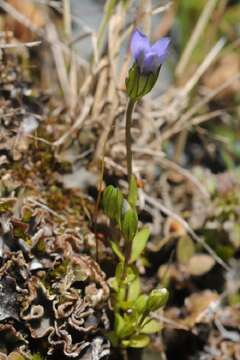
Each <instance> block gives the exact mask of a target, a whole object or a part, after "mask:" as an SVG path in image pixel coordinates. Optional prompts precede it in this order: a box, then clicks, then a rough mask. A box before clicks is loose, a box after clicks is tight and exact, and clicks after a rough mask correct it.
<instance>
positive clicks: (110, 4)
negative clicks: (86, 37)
mask: <svg viewBox="0 0 240 360" xmlns="http://www.w3.org/2000/svg"><path fill="white" fill-rule="evenodd" d="M116 5H117V1H116V0H107V2H106V4H105V8H104V15H103V19H102V22H101V24H100V27H99V30H98V37H97V48H98V51H99V53H101V50H102V46H103V38H104V33H105V30H106V27H107V25H108V22H109V20H110V18H111V16H112V14H113V11H114V8H115V6H116Z"/></svg>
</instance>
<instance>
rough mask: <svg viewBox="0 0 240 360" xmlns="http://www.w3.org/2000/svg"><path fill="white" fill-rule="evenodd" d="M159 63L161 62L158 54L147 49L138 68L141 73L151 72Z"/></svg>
mask: <svg viewBox="0 0 240 360" xmlns="http://www.w3.org/2000/svg"><path fill="white" fill-rule="evenodd" d="M160 64H161V62H160V58H159V56H158V55H157V54H156V53H155V52H153V51H149V52H148V53H146V55H145V57H144V61H143V64H142V66H141V67H140V70H141V72H142V73H143V74H149V73H151V72H155V71H156V70H157V69H158V68H159V66H160Z"/></svg>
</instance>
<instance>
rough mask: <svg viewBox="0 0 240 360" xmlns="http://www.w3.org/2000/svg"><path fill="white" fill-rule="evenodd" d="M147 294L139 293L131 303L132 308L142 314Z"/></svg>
mask: <svg viewBox="0 0 240 360" xmlns="http://www.w3.org/2000/svg"><path fill="white" fill-rule="evenodd" d="M147 300H148V296H147V295H145V294H142V295H140V296H139V297H138V298H137V300H136V301H135V303H134V304H133V310H134V311H136V312H138V313H139V314H142V313H143V312H144V310H145V308H146V304H147Z"/></svg>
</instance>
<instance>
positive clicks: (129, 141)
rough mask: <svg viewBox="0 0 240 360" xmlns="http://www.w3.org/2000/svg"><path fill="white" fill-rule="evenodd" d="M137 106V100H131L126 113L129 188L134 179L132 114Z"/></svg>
mask: <svg viewBox="0 0 240 360" xmlns="http://www.w3.org/2000/svg"><path fill="white" fill-rule="evenodd" d="M134 105H135V100H132V99H129V102H128V105H127V111H126V128H125V130H126V133H125V141H126V149H127V172H128V186H129V187H130V182H131V178H132V139H131V125H132V114H133V109H134Z"/></svg>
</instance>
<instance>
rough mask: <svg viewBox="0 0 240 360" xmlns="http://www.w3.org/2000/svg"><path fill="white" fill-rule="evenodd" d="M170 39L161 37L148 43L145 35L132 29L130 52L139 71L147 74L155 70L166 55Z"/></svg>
mask: <svg viewBox="0 0 240 360" xmlns="http://www.w3.org/2000/svg"><path fill="white" fill-rule="evenodd" d="M169 43H170V39H169V38H168V37H163V38H161V39H160V40H158V41H156V42H155V43H154V44H153V45H151V44H150V42H149V40H148V38H147V36H146V35H144V34H143V33H142V32H141V31H139V30H138V29H136V30H134V32H133V35H132V39H131V53H132V55H133V57H134V59H135V61H136V63H137V65H138V67H139V69H140V73H142V74H149V73H154V72H155V71H157V70H158V69H159V68H160V66H161V65H162V64H163V62H164V60H165V59H166V56H167V51H168V46H169Z"/></svg>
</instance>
